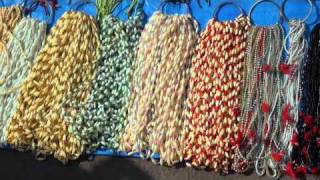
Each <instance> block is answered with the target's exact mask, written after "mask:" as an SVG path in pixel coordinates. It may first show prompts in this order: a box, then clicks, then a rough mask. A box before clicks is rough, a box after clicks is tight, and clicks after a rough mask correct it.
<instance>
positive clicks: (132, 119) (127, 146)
mask: <svg viewBox="0 0 320 180" xmlns="http://www.w3.org/2000/svg"><path fill="white" fill-rule="evenodd" d="M196 29H197V24H196V22H194V21H193V19H192V18H191V16H190V15H174V16H171V15H165V14H162V13H160V12H155V14H154V15H153V16H152V18H151V19H150V21H149V23H148V24H147V25H146V28H145V30H144V32H143V33H142V36H141V39H140V46H139V52H138V58H137V59H138V61H137V63H136V66H135V72H134V76H133V82H132V94H131V101H130V105H129V117H128V124H127V126H126V130H125V133H124V135H123V137H122V143H121V145H122V149H123V150H126V151H131V152H139V153H143V155H142V157H149V156H150V155H151V156H152V155H153V154H154V153H160V155H161V158H160V164H165V165H169V166H171V165H174V164H175V163H177V162H180V161H182V160H183V152H182V151H183V142H182V140H183V138H182V136H183V129H184V120H185V119H184V117H183V115H184V107H185V100H186V95H187V90H188V84H189V76H190V72H189V70H190V65H191V59H192V55H193V52H194V49H195V43H196V40H197V33H196ZM145 153H146V154H145ZM151 153H152V154H151ZM145 155H147V156H145ZM154 162H155V161H154Z"/></svg>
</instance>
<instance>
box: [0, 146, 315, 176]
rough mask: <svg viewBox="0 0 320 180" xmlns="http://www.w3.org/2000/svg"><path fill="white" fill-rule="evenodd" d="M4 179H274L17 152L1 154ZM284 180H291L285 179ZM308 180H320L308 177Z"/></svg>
mask: <svg viewBox="0 0 320 180" xmlns="http://www.w3.org/2000/svg"><path fill="white" fill-rule="evenodd" d="M0 165H1V167H0V179H1V180H2V179H4V180H5V179H21V180H29V179H30V180H37V179H45V180H60V179H61V180H64V179H74V180H82V179H84V180H94V179H97V180H104V179H108V180H109V179H110V180H118V179H121V180H132V179H133V180H135V179H137V180H145V179H146V180H148V179H150V180H189V179H190V180H191V179H192V180H193V179H195V180H197V179H199V180H209V179H211V180H213V179H214V180H219V179H223V180H250V179H252V180H253V179H261V180H263V179H270V178H267V177H258V176H256V175H255V174H252V175H238V174H233V175H228V176H219V175H215V174H214V173H213V172H207V171H200V170H195V169H191V168H186V167H171V168H169V167H161V166H158V165H155V164H153V163H152V162H149V161H144V160H141V159H133V158H115V157H101V156H99V157H95V158H94V159H93V160H89V158H88V157H82V158H81V159H79V160H77V161H72V162H70V163H69V164H68V165H63V164H62V163H60V162H59V161H57V160H55V159H53V158H48V159H47V160H45V161H37V160H35V159H34V156H33V154H32V153H30V152H26V153H21V152H17V151H14V150H0ZM281 179H289V178H288V177H282V178H281ZM307 179H310V180H312V179H320V177H308V178H307Z"/></svg>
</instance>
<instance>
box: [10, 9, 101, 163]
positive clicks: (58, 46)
mask: <svg viewBox="0 0 320 180" xmlns="http://www.w3.org/2000/svg"><path fill="white" fill-rule="evenodd" d="M98 49H99V37H98V29H97V26H96V22H95V20H94V19H93V17H91V16H88V15H86V14H84V13H82V12H73V11H69V12H66V13H65V14H64V15H63V16H62V17H61V18H60V19H59V21H58V22H57V24H56V25H55V26H54V27H53V28H52V30H51V33H50V35H49V36H48V38H47V43H46V45H45V46H44V48H43V49H42V50H41V51H40V53H39V54H38V56H37V57H36V59H35V64H34V65H33V67H32V69H31V73H30V74H29V76H28V77H27V79H26V81H25V83H24V84H23V86H22V88H21V93H20V95H19V97H18V107H17V111H16V113H15V114H14V116H13V119H12V120H11V124H10V126H9V128H8V143H9V144H10V145H11V146H12V147H13V148H16V149H18V150H33V151H35V152H36V155H37V157H38V158H39V159H42V157H43V156H45V155H50V154H53V155H54V157H55V158H57V159H59V160H60V161H62V162H64V163H66V162H67V161H68V160H69V159H75V158H77V157H79V156H80V155H81V154H82V152H83V149H84V148H83V145H82V144H81V141H80V140H79V139H77V137H76V136H75V135H74V134H72V133H70V132H69V131H68V126H67V123H66V121H65V119H64V118H63V114H62V112H65V113H67V112H68V113H69V112H71V113H73V114H72V115H73V116H74V115H75V114H74V109H73V108H72V107H64V109H63V103H65V104H67V103H68V101H74V100H75V99H76V100H77V101H79V102H83V103H85V101H86V100H87V99H88V95H89V92H90V87H91V81H92V80H93V77H94V69H95V64H96V61H97V58H98V55H99V52H98ZM80 86H81V88H79V87H80ZM70 92H72V93H71V94H72V96H68V99H67V98H66V96H67V95H69V94H70ZM63 110H64V111H63Z"/></svg>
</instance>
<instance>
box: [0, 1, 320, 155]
mask: <svg viewBox="0 0 320 180" xmlns="http://www.w3.org/2000/svg"><path fill="white" fill-rule="evenodd" d="M0 1H1V0H0ZM21 1H23V0H3V3H4V6H10V5H14V4H18V3H21ZM77 1H79V0H72V2H73V3H72V4H73V5H71V6H69V5H68V4H67V2H68V0H58V5H59V8H58V9H57V10H56V13H55V15H54V17H53V21H52V23H51V24H50V26H53V25H54V24H55V22H56V21H57V20H58V19H59V18H60V17H61V16H62V14H63V13H64V12H66V11H68V10H75V9H76V5H77V4H79V3H78V2H77ZM199 1H200V4H201V6H202V8H200V7H199V5H198V3H197V0H191V4H190V9H191V14H192V16H193V17H194V18H195V19H196V20H197V21H198V22H199V24H200V30H203V29H204V28H205V26H206V24H207V22H208V20H209V19H210V18H212V17H213V12H214V11H215V9H216V7H217V6H218V5H219V4H221V3H223V2H226V0H211V6H209V5H208V4H207V3H206V2H205V0H199ZM231 1H232V2H235V3H236V4H238V5H240V6H241V8H243V10H244V12H245V13H246V14H248V13H249V10H250V7H251V6H252V5H253V4H254V3H255V2H256V1H257V0H231ZM283 1H284V0H274V2H275V3H276V4H278V6H280V7H281V6H282V3H283ZM312 1H314V0H312ZM130 2H131V1H130V0H124V1H123V2H122V3H121V4H120V5H119V6H118V7H117V8H116V9H115V11H114V12H113V14H114V15H115V16H118V17H119V18H120V19H122V20H126V19H127V18H128V16H127V14H126V8H127V7H128V6H129V4H130ZM160 4H161V1H160V0H144V6H143V10H144V12H145V14H146V19H148V18H149V17H150V16H152V14H153V13H154V12H155V11H157V10H163V12H164V13H168V14H175V13H179V14H184V13H188V8H187V6H186V5H184V4H180V5H179V4H172V3H168V4H167V5H166V6H165V7H163V8H161V7H160ZM0 6H3V5H2V4H1V3H0ZM319 7H320V1H315V4H314V6H313V9H312V13H311V16H310V17H309V18H308V19H307V21H306V24H307V30H308V32H310V31H311V29H312V27H313V26H314V25H315V24H317V23H319V22H320V21H319ZM309 8H310V7H309V5H308V2H307V0H287V3H285V6H284V8H283V13H284V14H285V15H286V16H287V17H288V18H289V19H292V18H298V19H303V18H304V17H305V16H306V15H307V14H308V11H309ZM79 10H80V11H84V12H86V13H88V14H90V15H93V16H94V15H96V9H95V6H94V5H92V4H89V5H86V6H82V7H81V9H79ZM238 14H239V10H237V9H236V8H235V7H233V6H230V5H228V6H224V7H222V8H221V10H220V11H219V13H218V16H217V17H218V19H219V20H221V21H225V20H232V19H234V18H235V17H237V16H238ZM279 14H280V13H279V9H278V8H277V7H276V6H275V5H273V4H272V3H270V2H267V1H266V2H264V3H261V4H259V5H258V6H257V7H256V8H255V9H254V11H253V14H252V22H253V24H254V25H261V26H262V25H263V26H267V25H272V24H274V23H276V22H280V23H282V24H283V26H284V28H285V30H286V32H287V31H288V22H287V21H286V20H285V19H284V20H283V21H279ZM31 16H32V17H33V18H36V19H39V20H43V21H47V22H51V20H50V17H47V15H46V13H45V11H44V9H43V8H42V7H39V8H37V9H36V10H35V11H34V12H33V13H32V14H31ZM95 154H96V155H109V156H127V154H126V153H123V152H115V151H113V150H110V149H107V150H98V151H97V152H96V153H95ZM133 157H139V155H137V154H135V155H133ZM157 157H158V156H157Z"/></svg>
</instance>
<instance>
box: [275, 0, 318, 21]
mask: <svg viewBox="0 0 320 180" xmlns="http://www.w3.org/2000/svg"><path fill="white" fill-rule="evenodd" d="M306 1H307V2H308V4H309V11H308V13H307V14H306V16H305V17H304V18H303V19H302V20H301V21H302V22H306V20H307V19H308V18H309V17H310V16H311V14H312V10H313V6H314V4H313V2H312V0H306ZM287 3H288V0H284V1H283V2H282V5H281V9H282V12H283V17H284V19H285V20H286V21H289V18H288V17H287V16H286V13H285V11H284V9H285V6H286V4H287Z"/></svg>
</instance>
